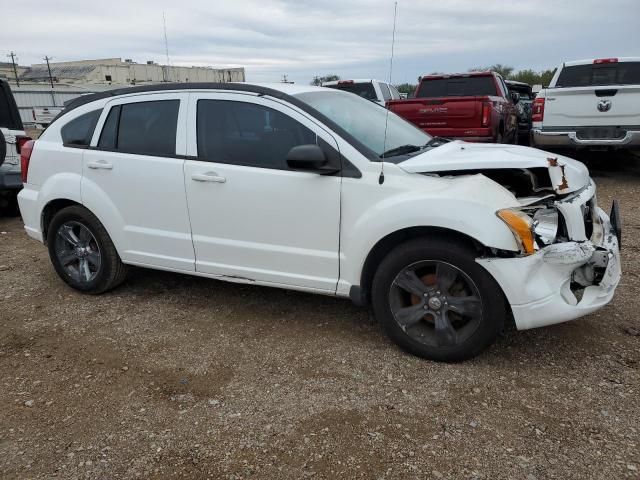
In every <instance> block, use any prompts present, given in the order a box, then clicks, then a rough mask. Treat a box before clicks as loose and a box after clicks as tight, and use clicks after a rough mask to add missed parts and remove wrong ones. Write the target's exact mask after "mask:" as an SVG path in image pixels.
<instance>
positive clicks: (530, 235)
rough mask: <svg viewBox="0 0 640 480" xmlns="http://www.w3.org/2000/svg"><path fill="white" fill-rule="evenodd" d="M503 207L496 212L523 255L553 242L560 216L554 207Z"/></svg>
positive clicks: (556, 235)
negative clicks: (524, 208)
mask: <svg viewBox="0 0 640 480" xmlns="http://www.w3.org/2000/svg"><path fill="white" fill-rule="evenodd" d="M527 210H528V211H527V212H525V211H523V210H521V209H518V208H505V209H502V210H498V211H497V212H496V214H497V215H498V217H499V218H500V219H501V220H502V221H503V222H504V223H505V224H506V225H507V226H508V227H509V229H510V230H511V233H513V236H514V237H515V239H516V241H517V242H518V246H519V247H520V251H521V252H522V253H523V254H524V255H531V254H532V253H535V252H536V250H538V248H539V247H541V246H547V245H551V244H553V243H555V241H556V239H557V237H558V228H559V224H560V218H559V213H558V210H556V209H555V208H545V207H541V208H536V209H527Z"/></svg>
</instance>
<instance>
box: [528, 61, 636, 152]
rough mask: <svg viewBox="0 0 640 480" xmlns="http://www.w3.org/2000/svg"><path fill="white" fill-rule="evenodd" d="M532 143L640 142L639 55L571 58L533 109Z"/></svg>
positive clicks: (584, 145) (596, 144)
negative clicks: (578, 59)
mask: <svg viewBox="0 0 640 480" xmlns="http://www.w3.org/2000/svg"><path fill="white" fill-rule="evenodd" d="M531 117H532V118H531V119H532V121H533V125H532V135H531V140H532V145H533V146H535V147H541V148H562V147H569V148H592V149H603V148H609V147H610V148H634V149H637V148H639V147H640V57H625V58H599V59H595V60H580V61H575V62H566V63H564V64H562V65H561V66H560V67H559V68H558V70H557V71H556V73H555V75H554V77H553V79H552V80H551V84H550V85H549V87H548V88H545V89H543V90H541V91H540V93H539V94H538V96H537V97H536V99H535V100H534V102H533V108H532V116H531Z"/></svg>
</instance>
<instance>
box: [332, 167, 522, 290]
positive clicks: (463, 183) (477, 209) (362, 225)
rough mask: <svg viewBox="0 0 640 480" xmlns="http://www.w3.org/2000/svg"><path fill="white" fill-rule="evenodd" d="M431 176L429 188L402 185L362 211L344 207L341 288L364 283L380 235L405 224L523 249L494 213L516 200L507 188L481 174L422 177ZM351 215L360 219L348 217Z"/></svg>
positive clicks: (515, 249)
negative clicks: (360, 212) (368, 258)
mask: <svg viewBox="0 0 640 480" xmlns="http://www.w3.org/2000/svg"><path fill="white" fill-rule="evenodd" d="M428 180H429V182H428V183H431V185H430V186H431V188H429V185H426V186H427V188H420V189H415V190H414V189H406V188H403V189H402V191H401V192H399V193H398V194H396V195H391V196H388V197H386V198H384V199H382V200H381V201H379V202H377V203H373V204H369V205H368V207H367V208H366V209H363V210H362V214H361V215H357V214H356V212H355V211H353V210H349V209H346V211H345V212H344V215H345V217H343V226H344V227H343V232H344V234H342V235H341V245H340V265H341V268H340V272H341V275H340V276H341V284H340V285H339V291H340V292H343V293H346V292H348V288H349V287H350V286H351V285H359V284H360V278H361V272H362V269H363V267H364V263H365V260H366V258H367V256H368V255H369V252H371V250H372V249H373V247H374V246H375V245H376V244H377V243H378V242H379V241H380V240H382V239H383V238H385V237H387V236H388V235H390V234H392V233H394V232H397V231H400V230H404V229H407V228H412V227H439V228H443V229H448V230H452V231H455V232H459V233H461V234H464V235H466V236H468V237H471V238H473V239H475V240H477V241H478V242H479V243H481V244H482V245H484V246H486V247H491V248H497V249H501V250H509V251H514V252H515V251H518V250H519V248H518V244H517V243H516V240H515V238H514V236H513V234H512V233H511V231H510V230H509V228H508V227H507V226H506V225H505V224H504V222H502V220H500V219H499V218H498V217H497V216H496V214H495V212H496V211H497V210H499V209H500V208H507V207H512V206H517V205H518V202H517V200H516V199H515V197H514V196H513V195H512V194H511V193H510V192H509V191H507V190H506V189H504V188H502V187H501V186H499V185H498V184H496V183H495V182H493V181H492V180H490V179H488V178H487V177H485V176H483V175H473V176H465V177H455V178H451V179H445V178H433V179H424V180H423V181H425V182H426V181H428ZM350 215H354V216H356V218H352V219H349V218H348V217H349V216H350ZM345 230H346V231H345Z"/></svg>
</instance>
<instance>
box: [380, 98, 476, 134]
mask: <svg viewBox="0 0 640 480" xmlns="http://www.w3.org/2000/svg"><path fill="white" fill-rule="evenodd" d="M485 98H486V97H446V98H424V99H414V100H411V101H404V102H398V103H392V104H390V108H391V110H392V111H393V112H396V113H397V114H399V115H401V116H402V117H404V118H405V119H406V120H409V121H410V122H412V123H414V124H415V125H417V126H418V127H420V128H423V129H428V128H475V127H480V123H481V121H482V102H483V100H484V99H485Z"/></svg>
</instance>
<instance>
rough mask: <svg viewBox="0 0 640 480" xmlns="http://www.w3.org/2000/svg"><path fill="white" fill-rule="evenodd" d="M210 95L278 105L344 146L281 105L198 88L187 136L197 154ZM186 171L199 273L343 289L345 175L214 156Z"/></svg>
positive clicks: (190, 148)
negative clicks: (201, 107)
mask: <svg viewBox="0 0 640 480" xmlns="http://www.w3.org/2000/svg"><path fill="white" fill-rule="evenodd" d="M207 99H208V100H227V101H237V102H248V103H251V104H256V105H263V106H265V107H268V108H272V109H274V110H277V111H280V112H282V113H285V114H286V115H288V116H290V117H292V118H294V119H295V120H297V121H298V122H300V123H302V124H303V125H304V126H305V127H307V128H309V129H310V130H312V131H313V132H314V133H316V135H318V136H320V137H322V139H323V140H325V141H326V142H328V143H330V144H332V145H333V146H334V148H338V146H337V143H336V141H335V140H334V138H333V137H332V136H331V135H330V134H329V133H328V132H326V131H325V130H323V129H321V128H319V127H318V126H317V125H316V123H314V122H312V121H311V120H309V119H308V118H307V117H306V116H305V115H302V114H301V113H299V112H298V111H297V110H294V109H292V108H290V107H287V106H286V105H283V104H282V103H280V102H276V101H274V100H271V99H268V98H262V97H256V96H255V95H246V94H230V93H205V92H203V93H200V92H193V93H191V98H190V103H189V119H188V125H189V128H188V132H189V136H188V139H187V145H188V146H187V154H188V155H189V156H191V157H196V156H197V154H198V150H197V139H196V128H195V125H196V114H197V102H198V101H199V100H207ZM184 172H185V174H184V182H185V189H186V192H187V199H188V202H189V212H190V219H191V229H192V234H193V246H194V248H195V251H196V258H197V261H196V270H197V271H199V272H203V273H210V274H214V275H224V276H231V277H241V278H249V279H251V280H253V281H263V282H272V283H278V284H282V285H298V286H301V287H305V288H313V289H318V290H323V291H326V292H332V293H333V292H335V289H336V283H337V281H338V250H339V226H340V183H341V178H340V177H338V176H322V175H317V174H313V173H309V172H294V171H286V170H278V169H269V168H257V167H251V166H242V165H230V164H225V163H217V162H215V161H214V160H213V159H212V161H207V162H204V161H200V160H187V161H186V163H185V166H184ZM202 175H204V176H205V177H206V175H215V176H219V177H220V180H219V181H212V182H210V181H201V180H194V176H196V178H202V177H199V176H202ZM202 206H207V207H205V208H203V207H202Z"/></svg>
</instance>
